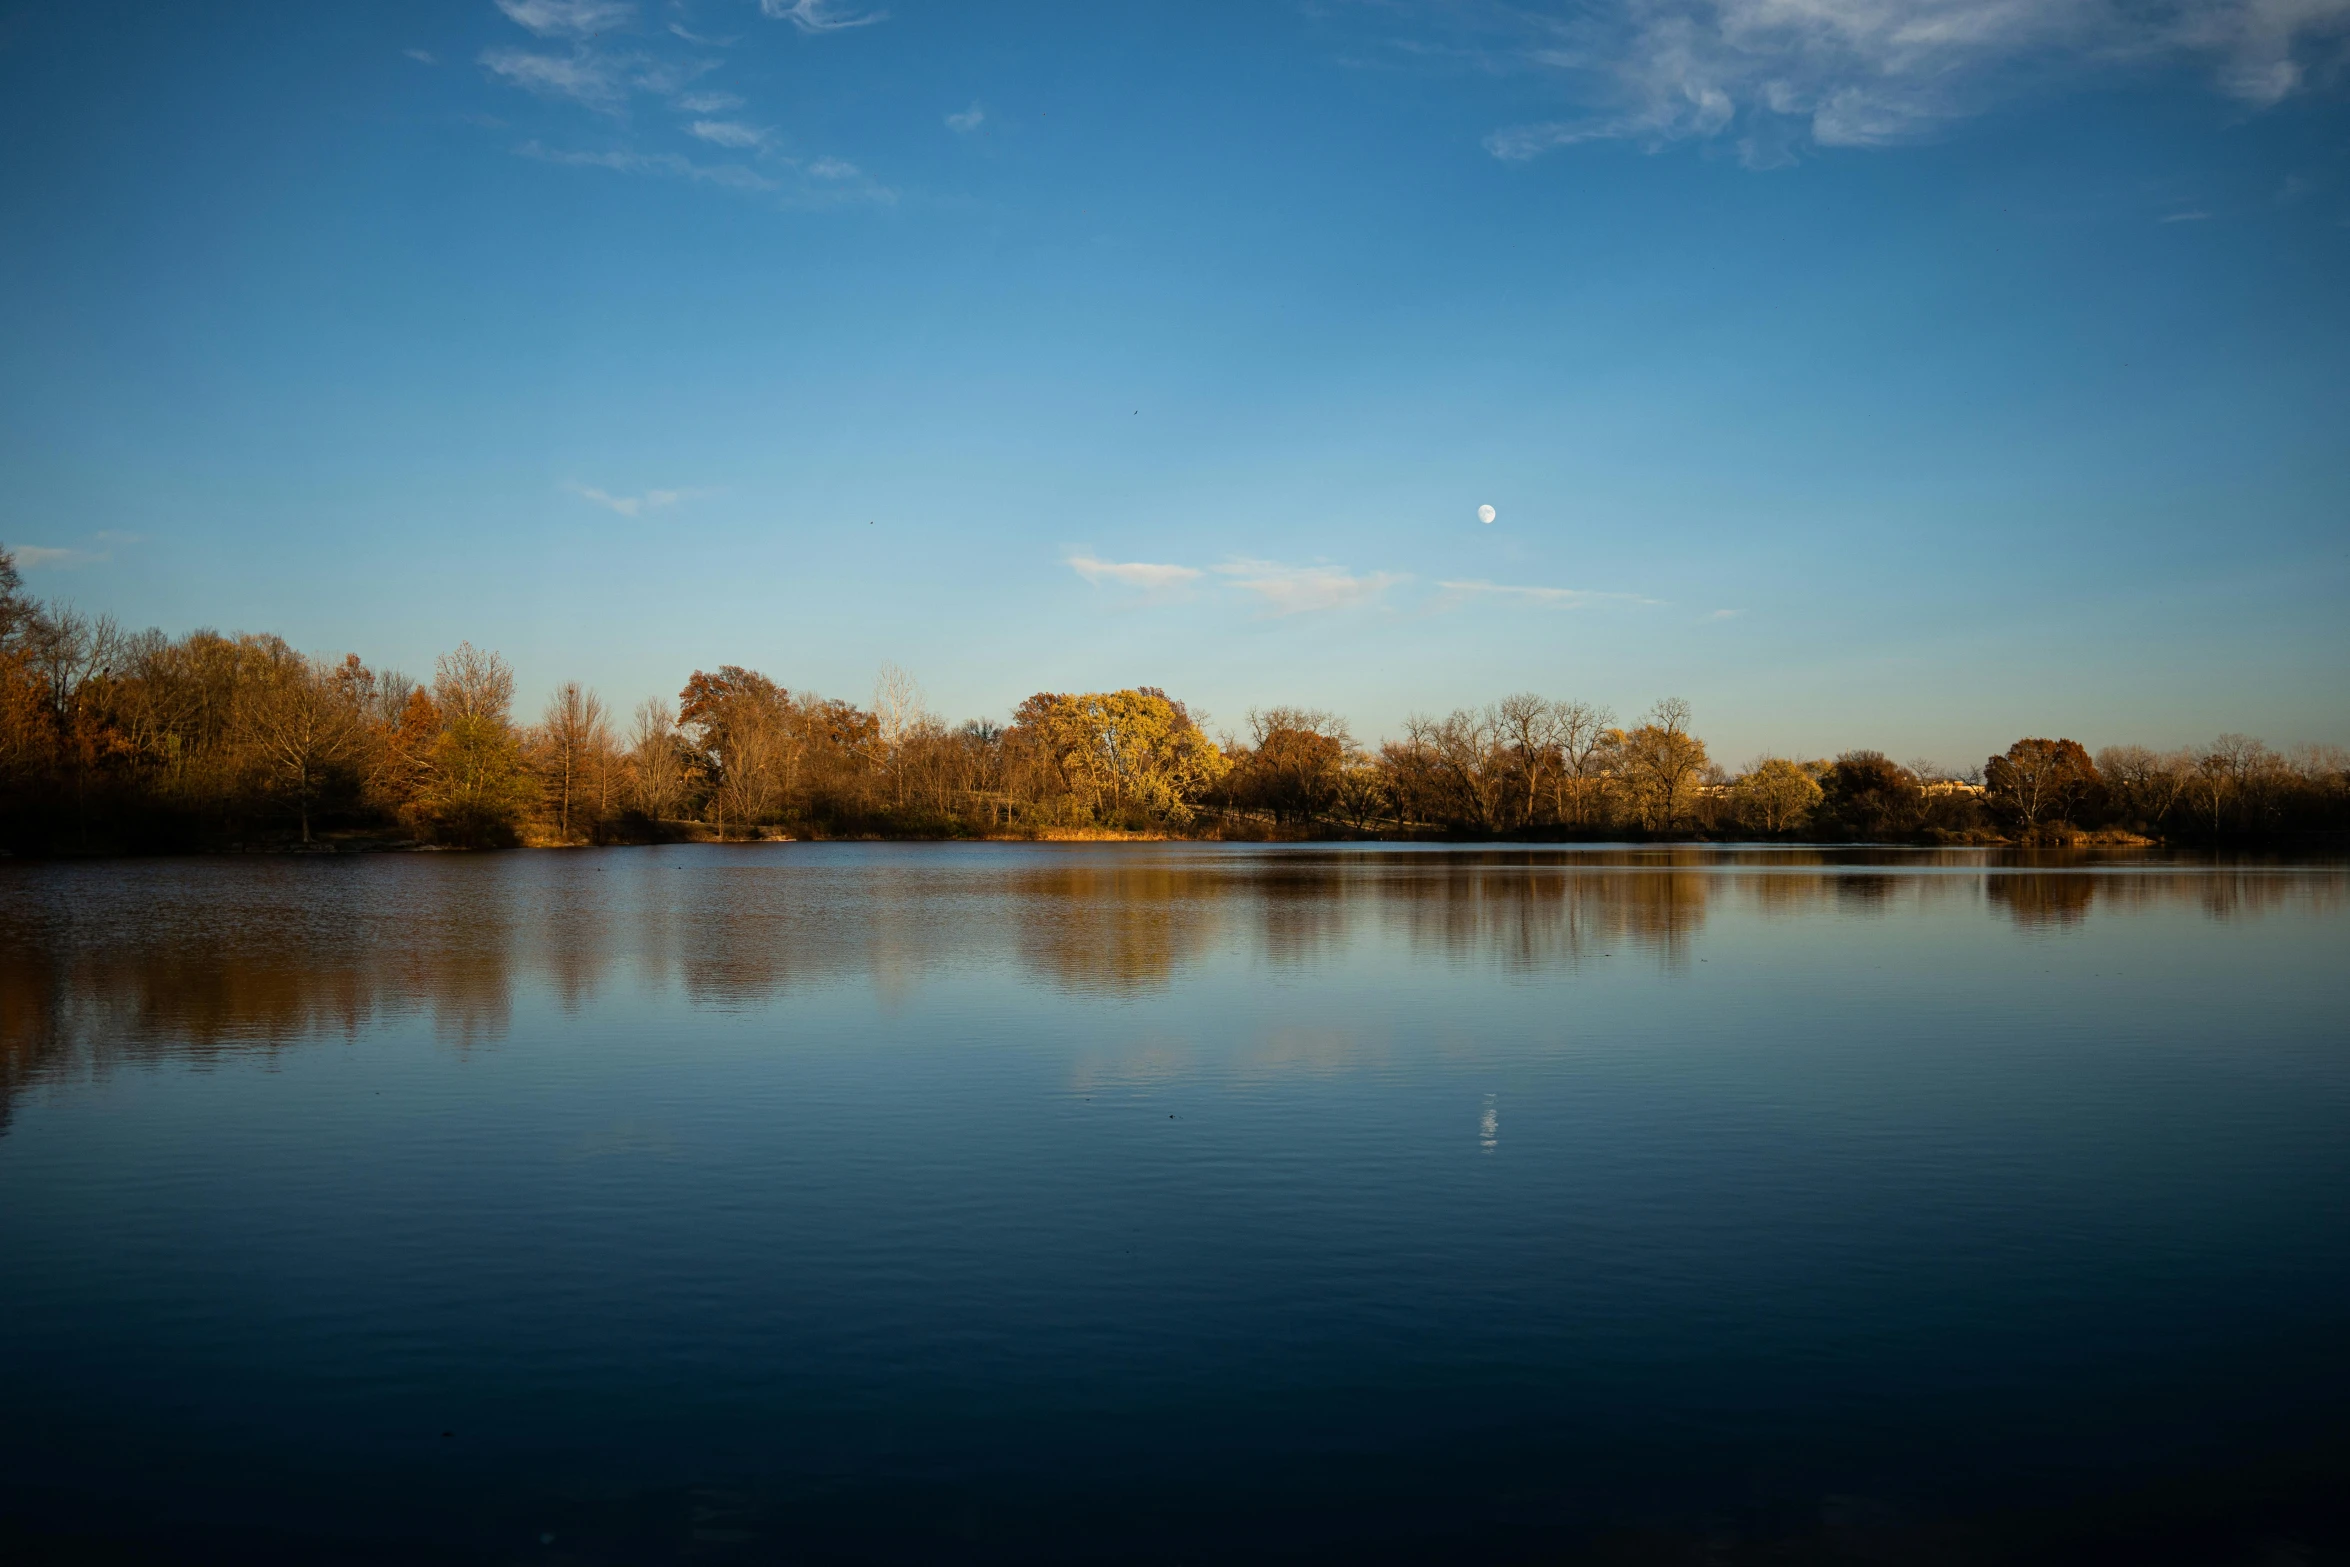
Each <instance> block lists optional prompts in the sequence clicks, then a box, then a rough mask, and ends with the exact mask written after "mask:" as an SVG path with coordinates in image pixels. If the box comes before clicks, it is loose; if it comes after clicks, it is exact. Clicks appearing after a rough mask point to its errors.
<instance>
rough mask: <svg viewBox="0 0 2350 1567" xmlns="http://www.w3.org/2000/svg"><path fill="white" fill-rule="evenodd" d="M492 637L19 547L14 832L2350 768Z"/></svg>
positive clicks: (1191, 812) (173, 839)
mask: <svg viewBox="0 0 2350 1567" xmlns="http://www.w3.org/2000/svg"><path fill="white" fill-rule="evenodd" d="M513 703H514V675H513V671H512V670H511V669H510V668H509V667H508V666H507V664H506V662H505V661H504V660H503V659H501V658H500V657H499V656H498V655H496V654H495V653H489V652H483V651H481V650H479V649H476V648H474V647H472V646H471V645H469V644H466V645H460V646H459V647H458V648H457V649H456V650H455V651H454V652H451V653H448V654H446V655H444V656H442V657H441V658H440V659H439V660H438V661H437V662H436V664H435V667H434V669H433V672H432V677H431V679H430V680H428V681H419V680H415V679H411V678H409V677H408V676H406V675H403V674H400V673H398V672H395V671H389V670H375V669H371V668H369V667H368V666H367V665H366V664H364V663H362V662H361V661H360V659H359V658H358V657H357V656H356V655H348V656H345V657H343V658H341V659H340V660H333V659H320V658H314V657H310V656H306V655H304V654H302V653H300V652H298V651H296V650H295V649H293V648H292V647H290V646H288V645H287V644H286V643H285V641H284V640H282V639H281V638H278V637H275V636H269V635H266V634H239V635H222V634H220V633H218V632H213V631H195V632H190V633H188V634H187V635H185V636H180V637H168V636H165V635H164V634H162V633H161V632H157V631H145V632H135V633H133V632H125V631H123V630H121V629H120V628H119V627H117V626H115V625H114V624H113V623H112V622H111V621H108V620H105V619H103V618H99V619H93V618H90V617H87V616H84V615H81V614H79V613H77V612H75V611H73V610H71V609H69V608H65V607H62V606H55V605H48V604H43V603H41V602H39V601H36V600H34V599H32V598H30V597H28V596H27V595H26V594H25V593H24V592H23V589H22V585H21V582H20V579H19V577H18V575H17V572H16V567H15V563H14V561H13V560H12V559H10V558H9V556H8V555H7V552H6V551H4V550H0V845H4V846H6V847H8V848H10V849H13V850H15V851H18V852H42V851H73V850H83V851H91V850H99V851H104V850H132V851H138V850H160V849H169V848H184V847H214V846H232V845H238V844H252V845H262V844H281V843H283V844H303V843H314V842H318V841H320V840H321V839H322V838H324V839H328V840H332V841H335V842H341V843H351V842H354V841H359V842H365V841H374V842H381V843H387V844H388V843H394V842H406V841H412V842H417V843H427V844H442V845H449V846H464V847H491V846H499V845H507V844H516V843H543V844H567V843H611V842H629V841H649V840H660V839H670V838H679V837H706V836H717V837H758V836H776V835H779V834H789V835H793V836H856V835H891V836H925V837H960V836H990V835H1014V836H1018V835H1030V836H1060V835H1072V834H1087V833H1105V832H1110V833H1114V832H1143V833H1166V834H1188V835H1198V836H1213V837H1313V836H1332V835H1340V836H1347V835H1353V836H1420V835H1439V834H1443V835H1455V836H1463V837H1484V838H1500V837H1535V838H1621V837H1667V836H1671V837H1710V838H1729V837H1735V838H1787V839H1795V838H1810V839H1815V840H1853V839H1861V840H1873V841H1900V842H1929V843H1968V842H2001V841H2007V842H2017V841H2021V842H2066V841H2074V840H2076V839H2077V838H2078V837H2079V836H2080V835H2081V834H2083V833H2088V832H2100V831H2102V832H2107V833H2123V834H2134V835H2140V836H2144V837H2149V838H2158V839H2164V840H2172V841H2180V840H2185V841H2246V840H2275V839H2283V838H2289V837H2294V836H2297V835H2304V834H2324V833H2340V832H2341V831H2343V830H2344V828H2345V827H2346V826H2350V758H2346V757H2345V755H2344V753H2343V752H2341V751H2340V750H2338V749H2332V748H2305V749H2303V750H2301V751H2298V752H2295V753H2293V754H2290V755H2285V754H2280V753H2278V752H2275V751H2272V750H2270V749H2269V748H2268V747H2266V746H2264V745H2262V744H2261V743H2260V742H2258V741H2256V740H2252V739H2249V738H2246V737H2244V736H2240V735H2226V736H2222V737H2221V738H2220V739H2219V740H2217V741H2215V742H2214V743H2212V744H2211V745H2209V746H2206V747H2197V748H2193V749H2191V750H2186V751H2177V752H2155V751H2151V750H2148V749H2146V748H2144V747H2140V746H2113V747H2108V748H2106V749H2105V750H2103V751H2100V752H2099V753H2097V754H2096V755H2095V756H2094V757H2092V756H2091V755H2090V754H2089V752H2088V751H2087V750H2086V749H2085V748H2084V747H2082V746H2081V745H2079V744H2078V743H2076V742H2075V741H2072V740H2069V739H2044V738H2027V739H2022V740H2018V741H2017V742H2015V744H2013V745H2011V746H2010V747H2008V749H2007V750H2006V751H2005V752H2003V753H2001V754H2000V755H1998V756H1995V757H1991V758H1989V759H1988V760H1987V761H1986V762H1985V764H1984V765H1983V766H1982V767H1981V768H1980V769H1976V770H1970V771H1969V772H1967V773H1965V774H1963V775H1962V774H1956V773H1952V772H1948V771H1945V770H1943V769H1940V768H1937V767H1934V766H1932V765H1930V764H1926V763H1922V762H1913V763H1910V764H1908V765H1903V764H1900V763H1896V762H1894V761H1892V760H1891V759H1889V758H1887V757H1886V756H1884V755H1882V754H1881V753H1878V752H1875V751H1849V752H1846V753H1844V754H1843V755H1841V756H1838V757H1835V758H1833V759H1829V758H1820V759H1813V760H1798V759H1793V758H1783V757H1764V758H1760V759H1757V760H1755V761H1752V762H1750V763H1748V764H1747V765H1746V766H1744V767H1742V768H1739V769H1737V770H1736V771H1732V770H1730V769H1728V768H1725V767H1724V766H1723V765H1722V764H1721V763H1719V762H1718V761H1717V760H1716V759H1715V758H1713V757H1712V756H1711V755H1709V754H1708V752H1707V749H1706V746H1705V742H1704V741H1703V740H1702V739H1700V738H1699V737H1698V736H1697V734H1696V733H1695V732H1694V730H1693V728H1692V717H1691V713H1690V710H1689V708H1688V705H1687V704H1686V703H1684V702H1681V701H1678V700H1672V699H1668V700H1665V701H1661V702H1659V703H1657V704H1656V705H1655V706H1654V707H1653V708H1651V709H1650V710H1648V711H1647V712H1645V713H1643V714H1641V715H1639V717H1638V718H1636V719H1634V720H1632V721H1630V722H1626V723H1620V722H1619V721H1618V720H1617V718H1616V716H1615V715H1614V714H1613V713H1612V712H1610V711H1609V710H1608V709H1607V708H1605V707H1602V706H1597V705H1594V704H1591V703H1586V702H1576V701H1560V700H1553V699H1550V698H1546V697H1542V696H1537V695H1531V694H1521V695H1517V696H1511V697H1507V698H1504V699H1503V700H1501V701H1498V702H1495V703H1492V704H1490V705H1488V706H1484V707H1477V708H1461V709H1457V710H1455V711H1453V712H1451V713H1448V714H1444V715H1442V716H1437V715H1432V714H1425V715H1415V716H1413V717H1411V718H1410V719H1408V720H1407V721H1406V723H1405V725H1404V730H1403V733H1402V735H1401V736H1399V737H1398V738H1395V739H1391V740H1387V741H1385V742H1383V743H1380V744H1378V745H1376V746H1372V745H1366V744H1364V743H1362V742H1360V741H1358V740H1357V739H1356V738H1355V737H1354V735H1353V734H1352V733H1351V732H1350V731H1349V729H1348V727H1347V725H1346V723H1345V722H1344V721H1343V720H1342V719H1340V718H1338V717H1336V716H1334V715H1332V714H1330V713H1327V712H1323V711H1320V710H1316V709H1310V708H1301V707H1269V708H1263V709H1257V710H1253V711H1251V712H1250V713H1249V714H1248V715H1247V721H1246V725H1245V728H1244V729H1243V730H1241V731H1239V732H1236V733H1227V734H1223V735H1221V736H1217V737H1211V736H1210V735H1209V734H1208V732H1207V730H1206V728H1205V726H1204V725H1203V724H1202V723H1201V722H1200V721H1199V719H1198V718H1197V717H1196V716H1195V715H1194V714H1193V713H1192V712H1191V711H1190V710H1189V709H1188V708H1187V707H1186V706H1185V704H1184V703H1182V702H1181V701H1178V700H1176V699H1175V698H1173V697H1171V696H1169V695H1168V694H1167V693H1166V692H1165V691H1163V690H1160V689H1157V688H1154V687H1136V688H1132V689H1128V690H1121V691H1107V692H1098V691H1097V692H1081V693H1080V692H1039V693H1038V694H1037V695H1035V696H1032V697H1030V698H1028V699H1027V700H1026V701H1024V702H1022V703H1021V704H1020V705H1019V706H1018V707H1017V708H1015V709H1014V710H1013V711H1012V713H1011V714H1010V716H1009V721H1008V722H1003V723H998V722H995V721H993V720H988V719H975V720H972V721H970V722H966V723H962V724H958V725H949V724H948V723H946V722H945V721H944V720H942V719H940V718H939V717H938V716H937V715H935V714H933V713H931V712H930V711H929V710H928V709H927V707H926V706H925V705H924V703H923V701H922V697H921V693H920V691H919V689H918V688H917V687H916V686H915V684H914V682H913V681H912V680H911V679H910V678H909V677H907V676H906V675H905V674H904V673H903V672H902V671H899V670H896V669H885V670H884V671H883V673H882V677H881V679H880V680H879V681H878V682H877V684H876V686H875V689H874V692H873V695H872V698H871V700H870V701H869V702H868V703H867V704H866V705H865V706H862V707H860V706H858V705H856V704H854V703H850V702H845V701H841V700H838V699H832V698H825V697H821V696H818V695H816V694H814V693H811V692H806V691H794V690H791V689H788V688H786V687H785V686H783V685H781V684H779V683H777V682H776V681H775V680H773V679H771V678H770V677H769V676H767V675H765V674H763V673H761V672H759V671H757V670H753V669H747V668H743V667H740V666H736V665H731V664H729V665H722V666H720V667H719V668H718V669H716V670H715V671H701V670H696V671H694V672H693V674H692V676H691V677H690V678H689V679H688V680H687V681H686V683H685V685H684V687H683V689H682V690H681V691H680V692H679V694H678V698H677V700H676V701H675V702H674V703H670V702H662V701H647V702H645V703H642V704H640V705H639V706H638V707H637V709H636V710H635V712H634V713H633V714H631V715H629V716H628V718H627V719H626V720H621V719H619V718H617V717H616V715H614V714H612V713H611V712H610V711H608V710H607V708H606V706H605V704H604V703H603V702H602V700H601V699H600V698H599V697H598V696H597V695H596V694H595V693H594V692H593V691H590V690H587V689H585V688H583V687H581V686H580V685H578V684H577V683H566V684H564V685H562V686H560V687H558V688H557V689H556V691H555V693H554V695H553V696H552V697H550V698H549V699H548V701H547V703H546V705H545V707H544V708H543V709H542V710H541V712H540V713H539V715H538V717H537V720H536V721H535V722H529V721H521V720H518V719H517V717H516V716H515V714H514V711H513Z"/></svg>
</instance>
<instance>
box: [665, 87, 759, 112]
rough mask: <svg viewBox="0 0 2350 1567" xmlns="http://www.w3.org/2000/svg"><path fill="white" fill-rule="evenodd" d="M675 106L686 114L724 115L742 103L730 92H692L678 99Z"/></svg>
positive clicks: (739, 106)
mask: <svg viewBox="0 0 2350 1567" xmlns="http://www.w3.org/2000/svg"><path fill="white" fill-rule="evenodd" d="M677 106H678V107H679V108H680V109H683V110H684V111H685V112H686V113H688V114H724V113H725V112H726V111H727V110H729V109H739V108H741V107H742V106H743V101H742V100H741V99H740V98H738V97H736V96H735V95H734V94H733V93H730V92H693V93H687V94H686V95H685V96H684V97H682V98H680V99H678V100H677Z"/></svg>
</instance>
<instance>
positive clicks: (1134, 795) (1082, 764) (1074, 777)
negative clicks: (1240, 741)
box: [1013, 686, 1229, 823]
mask: <svg viewBox="0 0 2350 1567" xmlns="http://www.w3.org/2000/svg"><path fill="white" fill-rule="evenodd" d="M1013 720H1014V721H1013V728H1014V729H1015V730H1016V731H1019V732H1020V733H1021V736H1022V739H1023V741H1025V742H1026V743H1029V744H1033V745H1034V746H1036V747H1037V748H1038V750H1039V752H1040V754H1041V755H1042V756H1043V757H1044V758H1046V759H1047V760H1048V761H1049V764H1050V766H1051V767H1052V769H1053V771H1054V774H1055V775H1056V777H1057V778H1058V779H1059V781H1060V782H1061V783H1062V785H1063V786H1064V787H1065V788H1066V789H1068V791H1069V792H1070V793H1071V794H1073V795H1075V796H1076V797H1078V798H1079V799H1080V800H1082V801H1083V802H1085V804H1086V806H1087V808H1088V809H1089V810H1090V811H1091V812H1092V813H1093V815H1094V816H1095V817H1096V818H1097V819H1107V820H1111V821H1123V820H1125V819H1127V818H1128V816H1129V813H1130V812H1132V813H1140V814H1141V815H1142V816H1144V817H1148V818H1156V819H1159V820H1164V821H1171V822H1178V823H1180V822H1187V821H1189V820H1191V818H1192V815H1193V813H1194V810H1195V808H1196V806H1197V803H1198V801H1199V799H1200V796H1201V795H1202V794H1203V793H1204V792H1205V791H1206V790H1207V788H1208V787H1209V786H1211V785H1213V784H1215V783H1216V782H1218V781H1219V780H1220V779H1222V778H1223V776H1224V774H1225V772H1226V770H1227V767H1228V765H1229V764H1227V762H1226V761H1225V758H1224V753H1223V752H1222V751H1221V750H1220V749H1219V748H1218V747H1217V746H1216V744H1215V742H1214V741H1212V740H1210V739H1209V738H1208V737H1207V735H1206V734H1204V733H1203V732H1201V730H1200V727H1199V725H1198V724H1197V723H1195V722H1194V721H1193V719H1192V716H1191V714H1190V712H1189V711H1188V710H1187V709H1186V708H1185V707H1184V706H1183V704H1182V703H1180V702H1176V701H1173V700H1171V699H1170V698H1169V697H1168V696H1167V693H1166V692H1164V691H1161V690H1159V689H1158V688H1157V687H1155V686H1142V687H1138V688H1134V689H1130V690H1125V691H1093V692H1086V693H1084V694H1081V695H1079V694H1065V693H1058V692H1050V691H1040V692H1038V693H1037V694H1036V695H1035V696H1032V697H1030V698H1029V699H1028V700H1027V701H1025V702H1022V703H1021V704H1020V706H1019V707H1018V708H1017V709H1016V710H1015V711H1014V714H1013Z"/></svg>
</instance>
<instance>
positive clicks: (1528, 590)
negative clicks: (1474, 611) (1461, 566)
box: [1436, 580, 1660, 609]
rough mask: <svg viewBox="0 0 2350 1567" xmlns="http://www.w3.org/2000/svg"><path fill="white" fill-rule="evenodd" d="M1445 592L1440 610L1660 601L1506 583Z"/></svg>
mask: <svg viewBox="0 0 2350 1567" xmlns="http://www.w3.org/2000/svg"><path fill="white" fill-rule="evenodd" d="M1436 585H1437V586H1438V587H1440V588H1442V589H1443V590H1444V599H1443V602H1442V605H1441V606H1440V607H1442V608H1445V609H1457V608H1459V607H1460V606H1461V605H1463V604H1466V603H1469V602H1470V601H1471V600H1473V599H1480V598H1483V599H1505V600H1506V599H1515V600H1517V601H1518V602H1520V603H1524V604H1546V605H1549V606H1550V607H1552V608H1554V609H1581V608H1582V607H1583V606H1584V605H1586V604H1605V603H1617V604H1655V603H1658V602H1660V601H1659V600H1657V599H1652V598H1646V597H1643V596H1642V595H1640V594H1638V593H1599V592H1594V591H1593V590H1591V589H1589V588H1542V587H1530V586H1519V585H1517V584H1513V583H1506V582H1486V581H1483V580H1470V581H1464V582H1439V583H1437V584H1436Z"/></svg>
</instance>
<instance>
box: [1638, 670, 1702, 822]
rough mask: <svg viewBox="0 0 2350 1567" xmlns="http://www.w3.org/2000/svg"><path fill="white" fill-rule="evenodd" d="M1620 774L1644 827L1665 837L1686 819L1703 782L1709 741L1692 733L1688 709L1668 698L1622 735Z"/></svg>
mask: <svg viewBox="0 0 2350 1567" xmlns="http://www.w3.org/2000/svg"><path fill="white" fill-rule="evenodd" d="M1618 754H1619V756H1620V763H1619V766H1620V770H1621V776H1622V777H1623V780H1624V785H1625V788H1626V791H1627V792H1628V793H1629V794H1630V796H1631V801H1632V807H1633V810H1634V812H1635V814H1636V815H1637V817H1638V819H1639V822H1640V825H1641V826H1642V827H1643V828H1645V829H1647V830H1648V831H1650V832H1661V831H1663V830H1664V829H1666V828H1668V827H1670V826H1672V825H1673V824H1674V823H1676V822H1679V821H1680V820H1682V819H1683V818H1684V817H1685V816H1687V815H1688V813H1689V810H1690V807H1691V806H1692V805H1694V804H1695V803H1696V798H1697V791H1698V788H1699V786H1700V785H1701V784H1702V783H1703V781H1704V779H1705V770H1706V754H1705V742H1704V741H1702V740H1700V739H1698V738H1697V737H1696V736H1695V735H1693V734H1691V733H1690V732H1689V704H1688V703H1687V702H1684V701H1682V700H1681V699H1680V698H1679V697H1667V698H1665V699H1664V700H1663V701H1661V702H1659V703H1657V704H1656V706H1655V707H1653V708H1651V709H1649V711H1648V713H1647V715H1646V716H1645V718H1644V719H1643V721H1642V722H1641V724H1640V726H1639V727H1638V728H1636V729H1634V730H1632V731H1631V732H1630V733H1628V734H1626V735H1625V736H1624V740H1623V744H1622V746H1621V747H1620V749H1619V753H1618Z"/></svg>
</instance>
